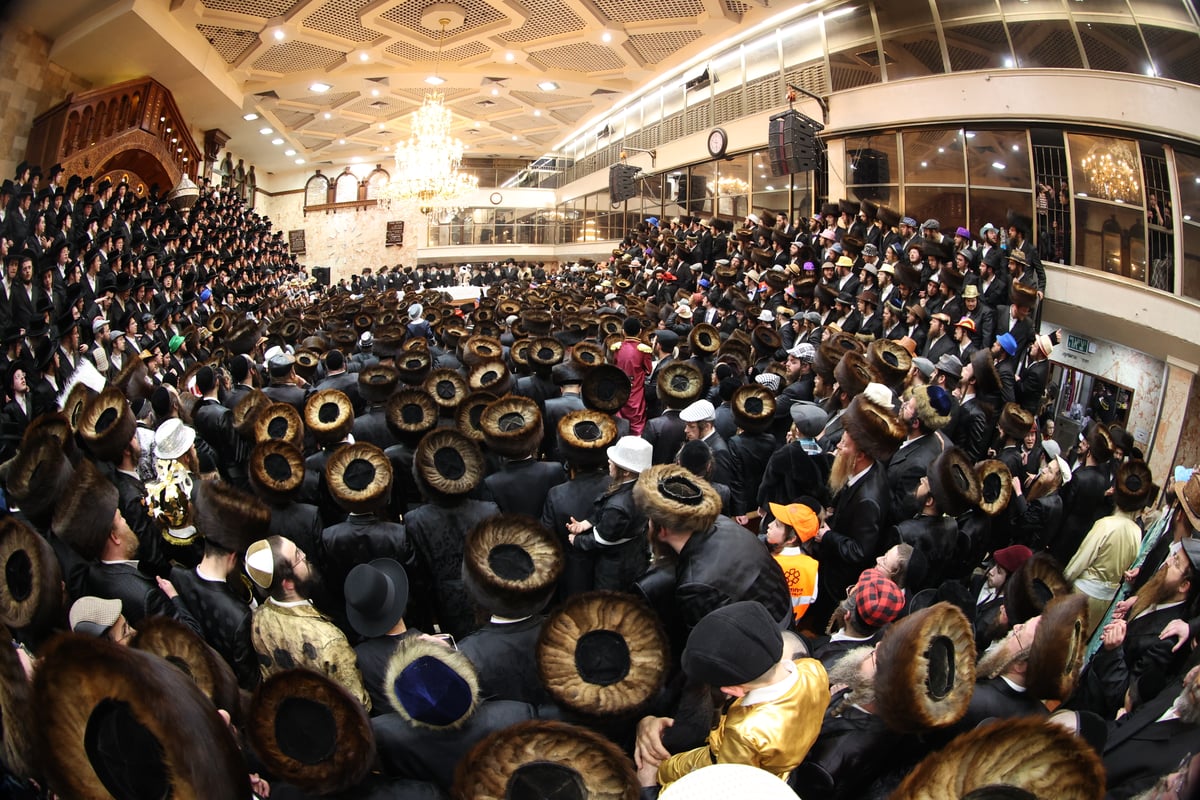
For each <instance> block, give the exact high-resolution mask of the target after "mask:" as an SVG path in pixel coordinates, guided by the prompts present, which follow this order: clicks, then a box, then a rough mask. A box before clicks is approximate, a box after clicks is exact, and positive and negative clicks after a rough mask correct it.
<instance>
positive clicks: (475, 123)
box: [472, 120, 1200, 183]
mask: <svg viewBox="0 0 1200 800" xmlns="http://www.w3.org/2000/svg"><path fill="white" fill-rule="evenodd" d="M472 124H473V125H474V126H475V127H476V128H478V127H479V125H480V122H479V120H475V122H474V123H472ZM1196 183H1200V178H1197V179H1196Z"/></svg>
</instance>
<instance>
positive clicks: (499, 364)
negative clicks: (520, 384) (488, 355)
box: [467, 358, 513, 396]
mask: <svg viewBox="0 0 1200 800" xmlns="http://www.w3.org/2000/svg"><path fill="white" fill-rule="evenodd" d="M512 386H513V378H512V373H510V372H509V371H508V366H507V365H505V363H504V362H503V361H501V360H500V359H498V358H497V359H492V360H490V361H480V362H479V363H477V364H475V365H473V366H472V367H471V371H470V372H469V373H468V374H467V388H468V389H470V390H471V391H473V392H478V391H484V392H491V393H492V394H494V395H497V396H499V395H504V394H507V393H508V392H509V391H511V390H512Z"/></svg>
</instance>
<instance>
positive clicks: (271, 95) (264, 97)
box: [254, 91, 279, 100]
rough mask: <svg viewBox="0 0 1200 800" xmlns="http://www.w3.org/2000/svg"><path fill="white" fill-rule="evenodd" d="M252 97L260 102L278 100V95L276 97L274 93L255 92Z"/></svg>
mask: <svg viewBox="0 0 1200 800" xmlns="http://www.w3.org/2000/svg"><path fill="white" fill-rule="evenodd" d="M254 96H255V97H257V98H260V99H262V100H278V99H279V95H277V94H276V93H275V92H274V91H270V92H256V93H255V95H254Z"/></svg>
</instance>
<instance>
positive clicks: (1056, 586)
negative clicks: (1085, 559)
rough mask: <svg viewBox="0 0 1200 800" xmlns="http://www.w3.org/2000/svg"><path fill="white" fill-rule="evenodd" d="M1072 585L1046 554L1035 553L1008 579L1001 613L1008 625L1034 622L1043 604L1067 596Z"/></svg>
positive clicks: (1057, 565)
mask: <svg viewBox="0 0 1200 800" xmlns="http://www.w3.org/2000/svg"><path fill="white" fill-rule="evenodd" d="M1071 591H1072V587H1071V584H1070V583H1069V582H1068V581H1067V579H1066V576H1064V575H1063V571H1062V567H1061V566H1059V563H1058V562H1057V561H1056V560H1055V559H1054V556H1052V555H1050V554H1049V553H1034V554H1033V556H1032V557H1031V558H1030V559H1029V560H1028V561H1026V562H1025V563H1024V564H1022V565H1021V566H1020V567H1018V568H1017V571H1016V572H1014V573H1013V574H1012V576H1011V577H1010V578H1009V579H1008V587H1007V588H1006V589H1005V592H1004V609H1005V611H1006V612H1007V614H1008V622H1009V624H1010V625H1016V624H1017V623H1018V622H1025V621H1027V620H1030V619H1033V618H1034V617H1036V616H1037V615H1038V614H1041V613H1042V609H1044V608H1045V607H1046V604H1047V603H1049V602H1050V601H1051V600H1053V599H1054V598H1055V597H1059V596H1060V595H1065V594H1070V593H1071Z"/></svg>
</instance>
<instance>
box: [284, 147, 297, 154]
mask: <svg viewBox="0 0 1200 800" xmlns="http://www.w3.org/2000/svg"><path fill="white" fill-rule="evenodd" d="M283 154H284V155H285V156H294V155H296V151H295V150H293V149H292V148H290V147H289V148H288V149H287V150H284V151H283Z"/></svg>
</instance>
